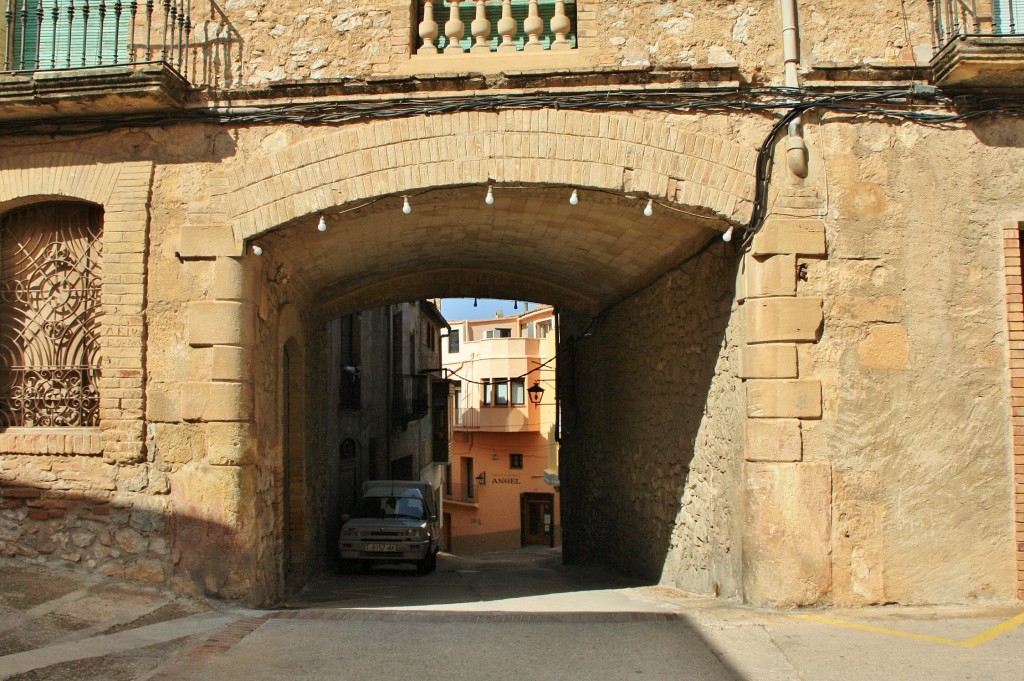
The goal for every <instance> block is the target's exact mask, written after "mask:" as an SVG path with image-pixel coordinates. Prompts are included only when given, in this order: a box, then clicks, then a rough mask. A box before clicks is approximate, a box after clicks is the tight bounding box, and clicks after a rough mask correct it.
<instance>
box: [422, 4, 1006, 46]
mask: <svg viewBox="0 0 1024 681" xmlns="http://www.w3.org/2000/svg"><path fill="white" fill-rule="evenodd" d="M1020 1H1021V2H1022V3H1024V0H1020ZM537 6H538V10H539V11H540V18H541V19H543V20H544V32H543V33H541V34H540V42H541V44H542V45H544V49H545V50H547V49H550V47H551V43H552V42H554V40H555V34H554V33H552V32H551V17H553V16H555V0H539V2H538V3H537ZM450 7H451V5H450V4H449V3H448V0H444V2H442V3H441V4H440V5H439V6H438V8H437V9H435V10H434V21H436V22H437V26H438V33H439V35H438V37H437V47H438V49H440V50H443V49H444V48H445V46H447V45H448V38H446V37H445V36H444V25H445V23H446V22H447V21H448V16H449V8H450ZM486 7H487V18H488V19H489V20H490V22H491V36H490V38H489V39H488V41H487V44H488V45H490V47H491V51H492V52H493V51H494V50H496V49H498V44H499V43H500V42H501V35H499V34H498V20H500V19H501V4H500V3H496V4H487V5H486ZM565 13H566V15H568V17H569V20H570V21H571V22H572V23H571V26H570V28H569V35H567V36H566V39H567V40H568V41H569V46H570V47H572V48H575V47H576V3H575V2H574V0H566V3H565ZM529 15H530V2H529V0H512V18H513V19H515V20H516V24H517V25H518V28H517V29H516V35H515V37H514V38H513V39H512V42H513V43H515V46H516V49H517V50H522V49H523V45H525V44H526V42H527V41H528V40H529V36H527V35H526V33H524V32H523V21H524V20H525V19H526V17H528V16H529ZM459 18H460V19H462V23H463V24H465V26H466V29H465V32H464V33H463V34H462V40H460V41H459V44H460V45H462V48H463V49H464V50H467V51H468V50H469V48H470V47H472V46H473V34H472V32H471V29H470V26H471V25H472V24H473V20H474V19H475V18H476V3H475V2H472V0H463V2H461V3H460V5H459Z"/></svg>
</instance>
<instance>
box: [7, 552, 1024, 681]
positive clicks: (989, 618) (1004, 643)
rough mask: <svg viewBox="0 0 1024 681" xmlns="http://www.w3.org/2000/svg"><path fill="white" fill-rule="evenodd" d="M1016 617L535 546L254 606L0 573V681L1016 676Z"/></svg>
mask: <svg viewBox="0 0 1024 681" xmlns="http://www.w3.org/2000/svg"><path fill="white" fill-rule="evenodd" d="M1022 612H1024V603H1020V602H1010V603H1005V604H988V605H986V606H985V607H977V608H970V609H968V608H962V607H961V608H900V607H885V608H869V609H861V610H850V611H836V610H809V611H791V612H777V611H763V610H754V609H750V608H746V607H742V606H739V605H734V604H728V603H724V602H721V601H716V600H713V599H706V598H698V597H693V596H689V595H687V594H683V593H681V592H678V591H676V590H673V589H668V588H664V587H657V586H649V585H643V584H639V583H636V582H631V581H629V580H625V579H623V578H621V577H618V576H616V575H614V574H612V573H609V572H605V571H603V570H600V569H596V568H583V567H573V566H563V565H562V564H561V561H560V556H559V554H558V553H557V552H553V551H550V550H537V549H532V550H525V551H514V552H506V553H501V554H489V555H486V556H479V557H474V558H460V557H455V556H442V560H441V561H440V563H439V568H438V570H437V572H436V573H434V574H432V575H429V576H421V575H417V574H416V573H415V571H413V570H406V569H404V568H400V569H384V568H381V569H375V570H372V571H370V572H367V573H364V574H357V575H343V576H339V575H334V574H325V575H321V576H319V577H318V578H316V579H314V580H312V581H311V582H310V583H309V585H307V587H306V588H305V589H303V591H302V592H300V593H298V594H295V595H294V596H293V597H292V598H291V599H289V600H288V601H287V602H286V603H284V604H282V606H281V607H280V608H277V609H274V610H262V611H260V610H250V609H245V608H240V607H235V606H232V605H230V604H225V603H219V602H213V601H206V600H203V599H190V598H183V597H180V596H176V595H174V594H170V593H168V592H166V591H160V590H155V589H146V588H142V587H138V586H134V585H126V584H124V583H119V582H115V581H111V580H108V579H104V578H101V577H97V576H84V575H80V574H76V573H69V572H64V571H57V570H51V569H48V568H41V567H36V566H26V565H24V564H21V563H16V562H13V561H3V560H0V679H12V680H16V681H42V680H44V679H55V680H60V681H122V680H124V681H128V680H140V681H142V680H145V681H152V680H156V681H168V680H173V681H214V680H216V681H226V680H228V681H230V680H235V679H244V680H245V681H261V680H263V679H268V680H269V679H289V680H292V679H323V678H341V679H349V678H351V679H359V680H360V681H364V680H365V681H372V680H374V679H381V680H382V681H383V680H384V679H388V680H389V681H391V680H394V679H410V678H415V679H422V680H424V681H429V680H430V679H438V680H440V679H445V680H446V681H450V679H452V678H461V679H467V680H472V679H511V678H528V679H531V680H532V679H595V680H602V679H626V678H629V679H640V678H644V679H649V680H650V679H655V680H661V679H666V680H667V679H672V680H673V681H676V680H678V679H706V680H708V681H719V680H722V681H725V680H737V679H739V680H743V681H776V680H779V681H781V680H785V681H790V680H797V679H816V680H818V679H823V680H829V679H835V680H836V681H840V680H842V681H846V680H856V681H873V680H875V679H878V680H879V681H881V680H883V679H884V680H885V681H899V680H901V679H907V680H908V681H909V680H917V679H922V680H923V679H929V680H933V679H956V680H960V679H985V680H986V681H987V680H993V681H1024V659H1022V655H1021V651H1022V650H1024V626H1022V625H1024V614H1022Z"/></svg>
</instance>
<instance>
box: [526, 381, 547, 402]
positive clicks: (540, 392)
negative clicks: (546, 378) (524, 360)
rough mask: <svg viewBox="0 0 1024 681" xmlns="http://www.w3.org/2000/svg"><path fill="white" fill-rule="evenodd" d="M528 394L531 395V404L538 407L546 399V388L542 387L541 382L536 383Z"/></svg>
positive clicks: (529, 389) (528, 390)
mask: <svg viewBox="0 0 1024 681" xmlns="http://www.w3.org/2000/svg"><path fill="white" fill-rule="evenodd" d="M526 392H528V393H529V394H530V404H533V405H538V404H540V401H541V400H542V399H544V388H542V387H540V381H534V382H533V385H532V386H530V387H529V388H528V389H527V390H526Z"/></svg>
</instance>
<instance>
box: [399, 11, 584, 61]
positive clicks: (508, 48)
mask: <svg viewBox="0 0 1024 681" xmlns="http://www.w3.org/2000/svg"><path fill="white" fill-rule="evenodd" d="M420 16H421V21H420V23H419V37H420V41H421V43H420V45H419V47H418V49H417V50H416V53H417V54H420V55H436V54H439V53H441V54H445V55H451V54H466V53H471V54H480V53H491V52H496V53H499V54H500V53H513V52H542V51H545V50H552V51H559V50H571V49H575V48H576V34H575V26H574V24H575V17H576V3H575V2H572V1H571V0H570V1H568V2H567V1H565V0H422V2H421V12H420ZM440 22H443V23H440Z"/></svg>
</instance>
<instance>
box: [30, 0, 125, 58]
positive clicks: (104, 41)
mask: <svg viewBox="0 0 1024 681" xmlns="http://www.w3.org/2000/svg"><path fill="white" fill-rule="evenodd" d="M115 2H116V0H110V1H109V2H106V1H103V2H101V0H78V2H73V3H71V2H69V0H16V2H15V7H16V11H15V15H14V22H13V23H14V25H13V26H12V27H11V28H12V34H13V41H12V45H13V49H14V55H13V59H12V60H11V61H12V64H13V65H14V68H15V69H18V70H25V71H36V70H40V71H48V70H53V69H67V68H80V67H88V66H106V65H110V64H125V63H127V62H128V61H129V54H128V31H129V25H130V23H131V15H130V13H129V8H128V3H127V2H123V4H122V8H121V12H120V16H118V15H117V11H116V8H115ZM40 7H41V8H42V11H43V15H42V25H41V26H40V23H39V9H40ZM72 7H73V9H74V14H73V15H72V13H71V10H72ZM55 9H56V10H57V12H56V15H55V14H54V10H55ZM101 9H103V10H104V14H103V15H102V17H101ZM26 10H27V18H28V20H27V21H24V18H25V16H26V13H25V11H26ZM86 10H88V12H87V11H86Z"/></svg>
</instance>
